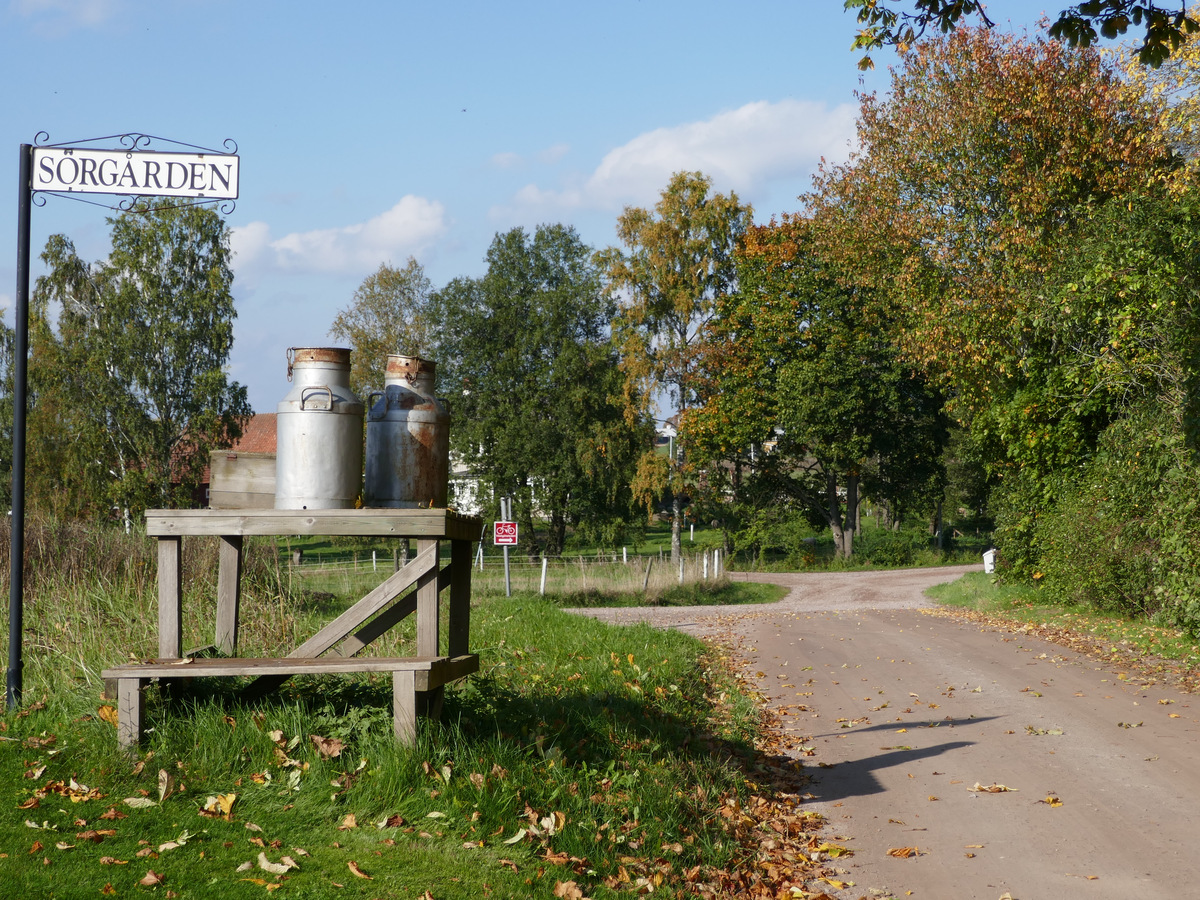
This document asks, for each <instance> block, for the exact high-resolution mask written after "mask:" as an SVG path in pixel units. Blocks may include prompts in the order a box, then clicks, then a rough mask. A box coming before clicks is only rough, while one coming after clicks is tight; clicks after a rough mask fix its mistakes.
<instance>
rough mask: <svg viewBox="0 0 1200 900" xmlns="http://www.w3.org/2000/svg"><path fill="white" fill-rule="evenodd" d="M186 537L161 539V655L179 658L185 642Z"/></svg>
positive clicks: (159, 614) (159, 545) (159, 612)
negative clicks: (183, 547)
mask: <svg viewBox="0 0 1200 900" xmlns="http://www.w3.org/2000/svg"><path fill="white" fill-rule="evenodd" d="M181 544H182V539H181V538H179V537H160V538H159V539H158V655H159V657H160V658H162V659H178V658H179V655H180V647H181V646H182V645H183V563H182V560H181V558H180V547H181Z"/></svg>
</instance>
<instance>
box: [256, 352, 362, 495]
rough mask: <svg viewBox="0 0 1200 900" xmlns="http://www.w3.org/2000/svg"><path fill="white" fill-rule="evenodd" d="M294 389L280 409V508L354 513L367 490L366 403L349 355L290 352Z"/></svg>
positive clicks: (277, 472) (277, 456)
mask: <svg viewBox="0 0 1200 900" xmlns="http://www.w3.org/2000/svg"><path fill="white" fill-rule="evenodd" d="M288 380H289V381H291V382H292V389H291V390H290V391H289V392H288V395H287V396H286V397H284V398H283V400H281V401H280V402H279V405H278V406H277V407H276V411H277V413H278V415H277V416H276V419H275V422H276V425H275V429H276V449H275V508H276V509H351V508H353V507H354V502H355V500H356V499H357V498H358V495H359V491H360V489H361V487H362V459H363V457H362V428H363V403H362V401H361V400H359V399H358V397H356V396H355V395H354V392H353V391H352V390H350V351H349V350H346V349H343V348H341V347H293V348H291V349H289V350H288Z"/></svg>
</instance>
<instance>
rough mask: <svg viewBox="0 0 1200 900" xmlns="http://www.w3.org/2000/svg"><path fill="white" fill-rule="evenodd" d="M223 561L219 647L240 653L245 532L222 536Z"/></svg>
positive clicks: (219, 579) (228, 652) (219, 582)
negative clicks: (239, 637) (238, 643)
mask: <svg viewBox="0 0 1200 900" xmlns="http://www.w3.org/2000/svg"><path fill="white" fill-rule="evenodd" d="M220 558H221V563H220V568H219V569H218V570H217V635H216V641H215V643H216V645H217V649H218V650H219V651H221V652H222V653H224V654H226V655H227V656H235V655H237V636H238V611H239V608H240V607H241V601H242V536H241V535H240V534H239V535H230V536H222V537H221V557H220Z"/></svg>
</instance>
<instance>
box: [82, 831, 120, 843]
mask: <svg viewBox="0 0 1200 900" xmlns="http://www.w3.org/2000/svg"><path fill="white" fill-rule="evenodd" d="M116 833H117V832H116V831H115V830H113V829H112V828H101V829H99V830H97V829H95V828H89V829H88V830H87V831H81V832H79V833H78V834H77V835H75V837H77V838H79V840H81V841H91V842H92V843H93V844H99V843H100V842H101V841H102V840H104V839H105V838H106V837H113V836H115V835H116Z"/></svg>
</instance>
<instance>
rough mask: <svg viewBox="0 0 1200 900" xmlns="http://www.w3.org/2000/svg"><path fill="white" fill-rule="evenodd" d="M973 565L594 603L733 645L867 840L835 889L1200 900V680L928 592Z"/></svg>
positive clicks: (816, 781) (843, 828)
mask: <svg viewBox="0 0 1200 900" xmlns="http://www.w3.org/2000/svg"><path fill="white" fill-rule="evenodd" d="M977 569H978V567H975V566H972V567H961V568H942V569H921V570H900V571H894V572H852V573H828V574H827V573H802V574H782V575H775V574H771V575H758V574H752V575H744V574H735V575H734V576H733V577H735V578H746V579H748V580H754V581H769V582H772V583H778V584H784V585H786V586H788V587H789V588H791V590H790V592H789V594H788V595H787V597H786V598H785V599H783V600H782V601H780V602H778V603H775V604H771V605H768V606H753V607H748V606H736V607H700V608H697V607H688V608H665V609H654V608H645V609H611V610H587V611H581V612H586V614H588V615H594V616H596V617H598V618H602V619H605V620H608V621H613V622H630V621H649V622H651V623H653V624H655V625H659V626H662V627H674V628H679V629H681V630H684V631H687V632H689V633H693V634H695V635H697V636H699V637H701V638H704V639H706V640H710V641H715V642H718V643H720V644H722V645H726V646H728V647H729V648H731V649H732V650H733V652H734V655H735V658H737V659H739V660H740V664H741V665H743V666H744V667H745V673H746V675H747V677H748V678H749V679H750V681H751V682H752V683H756V684H757V686H758V689H759V690H760V691H761V692H762V694H763V696H764V698H765V700H764V702H765V703H766V704H767V705H768V706H770V707H771V708H773V709H775V710H776V711H777V712H778V713H779V715H780V722H781V723H782V724H781V726H780V728H781V732H780V734H779V741H780V743H781V745H782V746H785V747H787V748H788V750H787V752H788V753H790V754H792V755H794V756H797V757H799V758H800V759H802V760H803V762H804V765H805V767H806V770H807V771H808V772H810V773H812V781H811V782H810V783H809V784H807V785H806V786H805V787H804V788H802V789H801V790H803V791H806V792H807V793H808V794H810V795H811V799H810V803H811V808H813V809H815V810H817V811H819V812H821V813H823V814H824V815H825V816H826V817H827V819H828V821H829V829H828V830H829V832H830V836H831V837H836V838H841V839H843V840H840V841H839V843H843V844H845V845H846V846H849V847H851V848H852V849H853V850H854V855H853V856H852V857H849V858H846V857H843V858H842V859H840V860H838V863H839V864H841V865H843V867H844V870H845V872H846V874H845V875H844V876H841V877H842V878H843V879H844V880H845V881H847V882H853V886H852V887H847V888H844V889H834V888H829V889H828V893H829V894H830V896H834V897H838V898H858V897H888V896H893V897H896V898H903V897H909V896H911V897H916V898H929V900H958V898H963V900H966V898H983V900H998V898H1001V897H1004V896H1005V895H1008V896H1010V897H1011V898H1013V900H1040V898H1046V900H1063V898H1067V900H1073V898H1089V900H1091V898H1095V900H1110V898H1111V900H1129V898H1182V897H1198V898H1200V846H1198V845H1200V705H1198V704H1197V700H1196V698H1195V697H1194V695H1191V694H1186V693H1182V692H1180V691H1178V690H1176V689H1173V688H1170V687H1167V686H1163V685H1157V684H1153V683H1150V684H1146V683H1137V678H1136V677H1134V676H1132V675H1131V674H1130V673H1127V672H1123V671H1121V670H1119V669H1113V668H1106V667H1105V666H1104V665H1102V664H1101V663H1099V662H1097V661H1095V660H1093V659H1090V658H1088V657H1086V656H1083V655H1080V654H1078V653H1075V652H1073V651H1071V650H1068V649H1066V648H1064V647H1062V646H1059V645H1057V644H1052V643H1049V642H1046V641H1043V640H1041V639H1039V638H1037V637H1034V636H1032V635H1029V634H1023V633H1021V632H1009V631H1004V630H1000V629H997V628H993V627H988V626H981V625H978V624H974V623H972V622H969V621H965V620H962V619H960V618H956V617H953V616H947V615H939V614H938V610H937V608H936V605H935V604H933V603H932V602H931V601H930V600H929V599H928V598H926V597H924V595H923V592H924V590H925V589H926V588H927V587H929V586H930V585H933V584H937V583H939V582H943V581H949V580H952V579H954V578H957V577H958V576H960V575H961V574H962V573H963V572H966V571H971V570H977ZM987 788H991V789H992V790H990V791H989V790H985V789H987ZM1000 788H1007V790H1001V789H1000ZM889 851H893V852H900V851H907V852H908V853H909V855H907V856H903V857H902V856H899V855H889Z"/></svg>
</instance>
